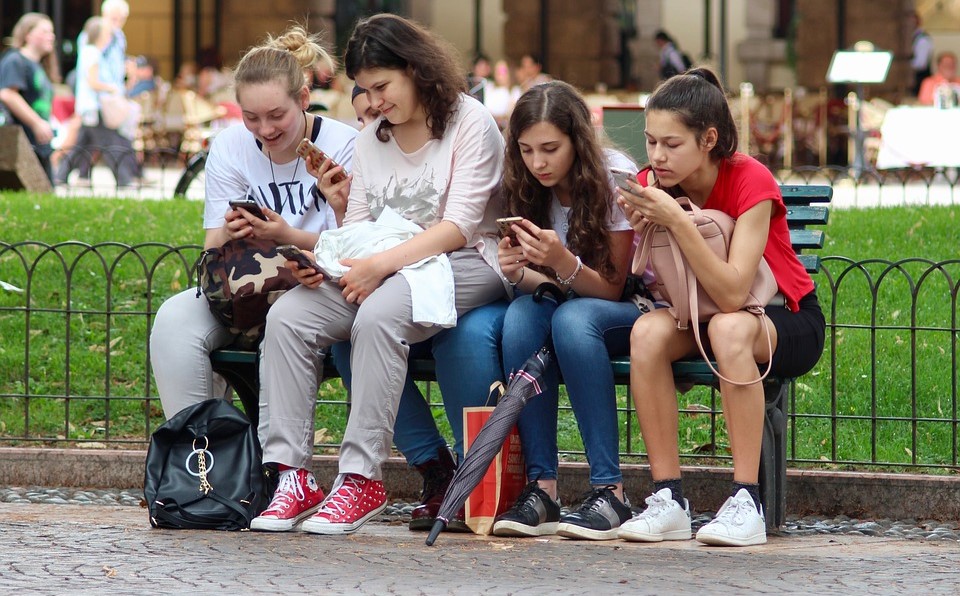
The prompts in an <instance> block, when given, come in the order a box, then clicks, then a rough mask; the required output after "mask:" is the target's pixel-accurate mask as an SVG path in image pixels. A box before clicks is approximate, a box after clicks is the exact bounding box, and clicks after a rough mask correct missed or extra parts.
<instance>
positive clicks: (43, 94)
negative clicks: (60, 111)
mask: <svg viewBox="0 0 960 596" xmlns="http://www.w3.org/2000/svg"><path fill="white" fill-rule="evenodd" d="M11 39H12V43H11V48H12V49H11V50H10V51H8V52H6V53H5V54H4V55H3V59H2V60H0V102H2V103H3V105H4V106H6V109H7V110H8V111H9V113H10V115H11V116H12V118H13V120H12V124H17V125H19V126H21V127H22V128H23V130H24V132H26V134H27V139H28V140H29V141H30V144H31V145H32V146H33V151H34V153H36V155H37V158H38V159H39V160H40V165H41V166H42V167H43V169H44V171H46V173H47V177H48V178H50V180H51V182H52V181H53V169H52V167H51V165H50V154H51V153H52V152H53V149H52V148H51V146H50V141H52V140H53V128H52V127H51V125H50V112H51V110H52V108H53V83H54V82H57V83H59V82H60V69H59V66H58V64H57V56H56V53H55V52H54V51H53V44H54V41H55V40H56V35H55V34H54V32H53V21H51V20H50V17H48V16H46V15H44V14H40V13H37V12H28V13H26V14H25V15H23V16H22V17H20V20H19V21H17V24H16V25H14V27H13V34H12V36H11Z"/></svg>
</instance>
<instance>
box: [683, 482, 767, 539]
mask: <svg viewBox="0 0 960 596" xmlns="http://www.w3.org/2000/svg"><path fill="white" fill-rule="evenodd" d="M697 540H698V541H700V542H702V543H704V544H714V545H718V546H752V545H754V544H766V543H767V524H766V521H765V520H764V518H763V513H761V512H759V511H757V506H756V505H754V503H753V497H751V496H750V493H748V492H747V491H746V489H743V488H741V489H740V490H738V491H737V494H735V495H734V496H732V497H730V498H729V499H727V502H726V503H724V504H723V507H721V508H720V511H717V516H716V517H714V518H713V521H711V522H710V523H709V524H707V525H705V526H703V527H702V528H700V531H699V532H697Z"/></svg>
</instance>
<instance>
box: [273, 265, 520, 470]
mask: <svg viewBox="0 0 960 596" xmlns="http://www.w3.org/2000/svg"><path fill="white" fill-rule="evenodd" d="M450 262H451V265H452V267H453V277H454V283H455V285H456V307H457V314H458V315H463V314H464V313H466V312H467V311H469V310H471V309H473V308H475V307H477V306H482V305H484V304H487V303H489V302H493V301H494V300H497V299H499V298H502V297H504V295H505V291H504V287H503V284H502V282H501V280H500V276H499V275H498V274H497V273H496V272H495V271H494V270H493V269H492V268H491V267H490V266H489V265H487V264H486V263H485V262H484V261H483V259H482V258H481V257H480V253H479V252H477V251H476V250H475V249H464V250H460V251H457V252H454V253H451V254H450ZM340 292H341V288H340V287H339V286H337V285H336V284H332V283H324V284H322V285H321V286H320V287H319V288H317V289H313V290H312V289H310V288H306V287H303V286H300V287H297V288H294V289H292V290H290V291H289V292H287V293H286V294H284V295H283V296H282V297H281V298H280V299H279V300H278V301H277V302H276V304H274V305H273V306H272V307H271V309H270V313H269V314H268V315H267V326H266V335H265V337H264V340H263V343H262V344H261V346H260V382H261V385H260V432H261V435H260V442H261V444H262V445H263V461H264V462H275V463H280V464H285V465H288V466H293V467H296V468H305V467H308V464H309V462H310V457H311V455H312V453H313V434H314V430H313V424H314V410H315V406H316V398H317V389H318V385H319V382H320V380H321V379H320V376H321V374H322V371H323V368H322V365H321V358H320V356H321V355H322V354H323V353H325V351H326V350H327V348H328V347H329V346H331V345H332V344H334V343H336V342H338V341H341V340H345V339H349V340H350V341H351V342H352V344H353V349H352V352H351V357H350V365H351V368H352V370H353V382H352V387H351V399H352V403H351V410H350V416H349V419H348V420H347V427H346V431H345V432H344V436H343V442H342V444H341V446H340V473H341V474H360V475H362V476H364V477H366V478H372V479H375V480H380V479H381V471H380V465H381V464H382V463H383V461H384V460H386V458H387V457H388V456H389V454H390V445H391V443H392V442H393V425H394V422H395V420H396V415H397V406H398V404H399V402H400V394H401V392H402V390H403V385H404V380H405V378H406V375H407V354H408V353H409V349H410V346H411V345H412V344H415V343H418V342H421V341H424V340H426V339H428V338H430V337H432V336H433V335H435V334H436V333H437V332H439V331H440V330H441V328H439V327H427V326H424V325H420V324H417V323H413V322H412V320H411V319H412V314H411V313H412V306H411V302H410V286H409V285H408V284H407V281H406V279H405V278H404V277H403V276H402V275H393V276H391V277H388V278H387V279H386V280H384V282H383V285H381V286H380V287H379V288H377V290H376V291H374V292H373V293H372V294H371V295H370V296H368V297H367V299H366V300H364V302H363V304H362V305H359V306H358V305H356V304H351V303H348V302H347V301H346V300H344V298H343V296H342V295H341V293H340Z"/></svg>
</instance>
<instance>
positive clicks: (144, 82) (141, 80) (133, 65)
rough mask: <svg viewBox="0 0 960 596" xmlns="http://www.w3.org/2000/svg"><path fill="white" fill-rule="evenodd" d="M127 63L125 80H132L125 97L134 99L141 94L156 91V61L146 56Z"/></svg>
mask: <svg viewBox="0 0 960 596" xmlns="http://www.w3.org/2000/svg"><path fill="white" fill-rule="evenodd" d="M129 62H130V69H129V70H128V71H127V79H128V80H133V85H132V86H131V87H130V89H129V90H128V91H127V96H128V97H136V96H138V95H140V94H141V93H150V92H153V91H156V90H157V88H158V85H157V65H156V61H155V60H153V59H151V58H148V57H146V56H137V57H136V58H134V59H133V60H130V61H129Z"/></svg>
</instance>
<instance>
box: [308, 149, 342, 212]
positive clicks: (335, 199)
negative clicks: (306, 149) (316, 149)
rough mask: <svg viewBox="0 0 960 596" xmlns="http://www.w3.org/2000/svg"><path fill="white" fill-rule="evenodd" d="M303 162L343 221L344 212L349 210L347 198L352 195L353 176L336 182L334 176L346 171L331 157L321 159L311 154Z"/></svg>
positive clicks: (318, 187) (328, 202)
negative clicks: (335, 163)
mask: <svg viewBox="0 0 960 596" xmlns="http://www.w3.org/2000/svg"><path fill="white" fill-rule="evenodd" d="M303 163H304V165H305V166H306V168H307V172H309V173H310V175H311V176H313V177H314V178H316V179H317V189H318V190H319V191H320V192H321V193H323V196H324V197H325V198H326V199H327V204H328V205H330V208H331V209H333V212H334V214H336V216H337V221H338V222H340V221H342V220H343V214H344V213H346V211H347V198H349V196H350V183H351V182H352V181H353V176H346V178H344V179H343V180H340V181H339V182H334V181H333V179H334V177H336V176H337V175H338V174H346V172H345V171H344V170H343V166H339V165H334V163H333V160H332V159H330V158H329V157H328V158H327V159H324V160H319V159H318V158H317V157H316V156H315V155H313V154H310V155H307V158H306V159H305V160H304V162H303Z"/></svg>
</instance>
